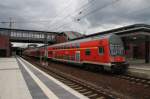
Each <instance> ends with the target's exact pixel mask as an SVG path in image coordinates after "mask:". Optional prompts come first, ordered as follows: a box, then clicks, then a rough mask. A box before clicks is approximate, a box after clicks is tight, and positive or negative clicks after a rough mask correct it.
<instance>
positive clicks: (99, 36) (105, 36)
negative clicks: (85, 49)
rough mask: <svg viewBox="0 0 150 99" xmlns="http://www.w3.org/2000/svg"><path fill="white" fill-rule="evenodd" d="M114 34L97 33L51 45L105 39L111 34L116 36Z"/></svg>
mask: <svg viewBox="0 0 150 99" xmlns="http://www.w3.org/2000/svg"><path fill="white" fill-rule="evenodd" d="M114 35H115V34H104V35H96V36H92V37H87V38H83V39H78V40H73V41H68V42H64V43H59V44H54V45H51V47H56V46H60V45H67V44H74V43H81V42H84V41H91V40H98V39H103V38H110V37H111V36H114ZM115 36H116V35H115Z"/></svg>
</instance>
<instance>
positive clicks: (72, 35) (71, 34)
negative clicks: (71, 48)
mask: <svg viewBox="0 0 150 99" xmlns="http://www.w3.org/2000/svg"><path fill="white" fill-rule="evenodd" d="M62 34H65V35H66V36H67V37H68V39H69V40H72V39H76V38H80V37H83V36H84V34H81V33H79V32H74V31H65V32H62Z"/></svg>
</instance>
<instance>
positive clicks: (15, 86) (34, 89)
mask: <svg viewBox="0 0 150 99" xmlns="http://www.w3.org/2000/svg"><path fill="white" fill-rule="evenodd" d="M0 99H88V98H87V97H85V96H83V95H82V94H80V93H78V92H77V91H75V90H73V89H72V88H70V87H68V86H66V85H64V84H63V83H61V82H60V81H58V80H56V79H55V78H53V77H52V76H50V75H48V74H46V73H44V72H43V71H41V70H39V69H38V68H36V67H35V66H33V65H32V64H30V63H29V62H27V61H25V60H24V59H22V58H20V57H16V58H15V57H11V58H0Z"/></svg>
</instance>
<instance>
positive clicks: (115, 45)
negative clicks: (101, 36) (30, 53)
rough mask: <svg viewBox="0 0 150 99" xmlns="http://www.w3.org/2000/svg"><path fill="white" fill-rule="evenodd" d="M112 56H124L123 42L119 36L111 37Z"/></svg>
mask: <svg viewBox="0 0 150 99" xmlns="http://www.w3.org/2000/svg"><path fill="white" fill-rule="evenodd" d="M109 40H110V54H111V55H112V56H122V55H124V47H123V42H122V40H121V38H120V37H118V36H117V35H112V36H111V37H110V39H109Z"/></svg>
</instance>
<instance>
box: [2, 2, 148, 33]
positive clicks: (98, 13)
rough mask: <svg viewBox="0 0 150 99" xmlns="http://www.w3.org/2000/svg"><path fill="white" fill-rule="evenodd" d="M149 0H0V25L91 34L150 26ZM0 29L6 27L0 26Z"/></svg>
mask: <svg viewBox="0 0 150 99" xmlns="http://www.w3.org/2000/svg"><path fill="white" fill-rule="evenodd" d="M149 9H150V0H0V22H9V20H10V19H9V18H10V17H11V18H12V21H14V22H15V23H14V24H13V28H21V29H33V30H45V31H66V30H67V31H69V30H73V31H78V32H81V33H86V34H91V33H95V32H101V31H104V30H109V29H112V28H117V27H121V26H125V25H130V24H136V23H144V24H150V10H149ZM0 27H9V24H8V23H0Z"/></svg>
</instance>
